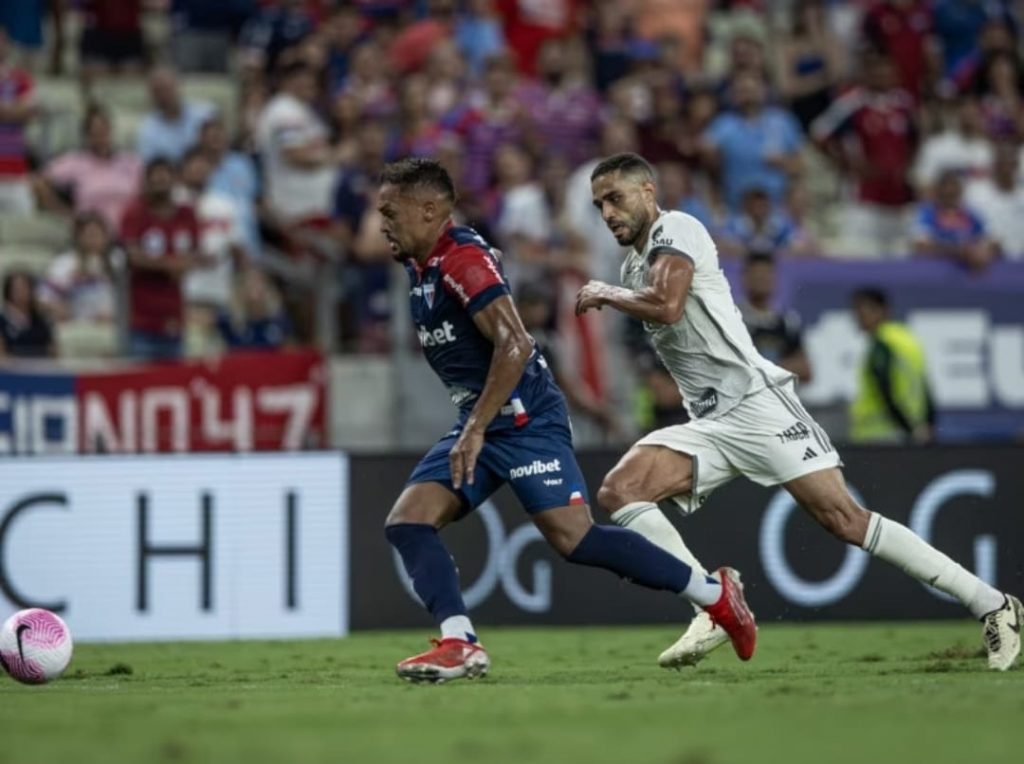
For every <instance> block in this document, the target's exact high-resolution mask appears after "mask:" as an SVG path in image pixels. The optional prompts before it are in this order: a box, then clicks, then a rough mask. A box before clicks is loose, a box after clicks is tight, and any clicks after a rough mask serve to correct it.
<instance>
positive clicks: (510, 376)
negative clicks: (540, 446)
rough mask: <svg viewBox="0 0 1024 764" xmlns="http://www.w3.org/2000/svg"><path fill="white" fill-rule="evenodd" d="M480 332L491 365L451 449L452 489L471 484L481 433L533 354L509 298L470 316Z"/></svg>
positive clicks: (505, 398) (511, 390) (516, 382)
mask: <svg viewBox="0 0 1024 764" xmlns="http://www.w3.org/2000/svg"><path fill="white" fill-rule="evenodd" d="M473 322H474V323H475V324H476V326H477V328H478V329H479V330H480V332H481V333H482V334H483V335H484V336H485V337H486V338H487V339H489V340H490V341H491V343H492V344H493V345H494V354H493V355H492V356H491V366H490V369H489V370H488V372H487V380H486V381H485V382H484V389H483V390H482V391H481V392H480V397H479V398H477V401H476V405H474V406H473V410H472V411H471V412H470V414H469V418H468V419H467V420H466V424H465V426H464V427H463V429H462V435H461V436H460V437H459V439H458V441H456V443H455V445H454V446H453V447H452V450H451V453H450V455H449V459H450V460H451V470H452V485H454V486H455V488H456V490H457V489H458V488H460V487H461V486H462V483H463V480H465V482H467V483H468V484H469V485H472V484H473V470H474V469H475V468H476V460H477V457H478V456H479V455H480V449H481V448H483V443H484V432H485V431H486V430H487V425H489V424H490V423H491V420H493V419H494V417H496V416H497V415H498V412H499V411H501V407H502V406H504V405H505V404H506V403H507V402H508V399H509V398H510V397H511V396H512V392H513V390H515V388H516V385H517V384H519V380H520V378H521V377H522V376H523V370H524V369H526V365H527V363H528V362H529V360H530V354H531V353H532V352H533V340H532V339H530V335H529V334H528V333H527V331H526V327H524V326H523V322H522V321H521V320H520V318H519V314H518V313H517V312H516V309H515V305H514V304H513V303H512V298H510V297H508V296H503V297H498V298H497V299H495V300H494V301H492V302H491V303H490V304H489V305H488V306H487V307H485V308H483V309H481V310H479V311H477V312H476V313H475V314H474V315H473Z"/></svg>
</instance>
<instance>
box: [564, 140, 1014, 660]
mask: <svg viewBox="0 0 1024 764" xmlns="http://www.w3.org/2000/svg"><path fill="white" fill-rule="evenodd" d="M591 187H592V192H593V199H594V206H595V207H597V208H598V209H599V210H600V212H601V217H602V218H603V219H604V221H605V223H606V225H607V226H608V229H609V230H610V231H611V233H612V235H613V236H614V237H615V239H616V241H618V243H619V244H620V245H622V246H623V247H628V248H629V249H628V250H627V251H626V259H625V262H624V263H623V265H622V283H623V286H621V287H618V286H612V285H610V284H605V283H603V282H600V281H590V282H589V283H588V284H587V285H586V286H584V287H583V288H582V289H581V290H580V292H579V294H578V295H577V298H576V312H577V313H583V312H585V311H587V310H590V309H593V308H597V309H600V308H603V307H605V306H609V307H612V308H615V309H616V310H619V311H622V312H623V313H626V314H628V315H630V316H633V317H634V318H637V319H640V320H641V321H643V323H644V329H645V330H646V333H647V336H648V338H649V339H650V341H651V344H652V345H653V346H654V348H655V350H656V352H657V353H658V356H659V357H660V358H661V360H662V362H663V363H664V365H665V367H666V368H667V369H668V372H669V373H670V374H671V375H672V378H673V379H674V380H675V382H676V384H677V385H678V386H679V390H680V392H681V393H682V396H683V400H684V402H685V405H686V408H687V411H688V412H689V414H690V418H691V421H690V422H688V423H686V424H683V425H675V426H672V427H666V428H664V429H661V430H656V431H655V432H652V433H650V434H649V435H647V436H645V437H644V438H642V439H641V440H640V441H639V442H637V443H636V444H635V445H634V446H633V447H632V448H631V449H630V450H629V451H628V452H627V453H626V454H625V456H623V457H622V459H621V460H620V461H619V463H618V464H617V465H616V466H615V468H614V469H612V471H611V472H609V473H608V475H607V476H606V477H605V479H604V482H603V484H602V485H601V488H600V490H599V492H598V495H597V499H598V503H599V504H600V505H601V506H602V507H603V508H604V509H605V510H606V511H608V512H609V513H610V514H611V518H612V521H613V522H615V523H617V524H618V525H621V526H624V527H627V528H629V529H630V530H634V531H637V532H639V533H641V534H642V535H644V536H646V537H647V538H648V539H650V540H651V541H652V542H654V543H655V544H658V545H659V546H661V547H662V548H663V549H665V550H666V551H668V552H670V553H672V554H674V555H676V556H677V557H679V558H680V559H682V560H683V561H684V562H686V563H687V564H689V565H690V566H692V567H693V568H694V569H695V570H698V571H700V570H704V567H703V566H702V565H701V564H700V562H698V561H697V559H696V558H695V557H694V555H693V554H692V553H691V552H690V550H689V549H688V548H687V547H686V544H685V543H684V542H683V540H682V538H681V537H680V536H679V534H678V532H677V531H676V530H675V528H674V526H672V524H671V523H669V521H668V519H667V518H666V517H665V516H664V515H663V514H662V513H661V511H660V510H659V509H658V506H657V502H659V501H662V500H664V499H669V498H671V499H673V500H674V501H675V503H676V504H678V505H679V507H680V508H681V509H682V511H683V512H684V513H690V512H693V511H695V510H696V509H698V508H699V507H701V506H702V505H703V504H704V502H705V500H706V499H707V497H708V495H709V494H710V493H711V492H712V491H714V490H715V489H716V488H718V487H719V486H721V485H724V484H725V483H727V482H728V481H729V480H731V479H732V478H734V477H736V476H737V475H744V476H746V477H748V478H750V479H751V480H753V481H754V482H756V483H759V484H760V485H766V486H770V485H782V486H784V487H785V488H786V490H787V491H789V492H790V494H792V495H793V498H794V499H796V501H797V502H798V503H799V504H800V505H801V506H802V507H803V508H804V509H805V510H806V511H807V512H808V513H809V514H810V515H811V516H812V517H813V518H814V519H815V520H817V521H818V522H819V523H820V524H821V525H822V526H823V527H824V528H825V529H826V530H827V531H829V532H830V533H832V534H833V535H834V536H836V537H837V538H839V539H840V540H842V541H845V542H847V543H848V544H857V545H858V546H860V547H862V548H863V549H865V550H866V551H868V552H870V553H871V554H873V555H874V556H876V557H880V558H882V559H883V560H886V561H887V562H889V563H892V564H893V565H895V566H896V567H898V568H900V569H901V570H903V571H904V572H906V573H907V574H909V575H911V576H913V577H914V578H916V579H917V580H919V581H922V582H925V583H928V584H931V585H932V586H934V587H936V588H937V589H940V590H941V591H944V592H946V593H948V594H950V595H952V596H953V597H955V598H956V599H957V600H959V601H960V602H961V603H963V604H964V606H965V607H967V609H968V610H970V612H971V613H972V614H973V615H974V617H976V618H978V619H979V620H981V622H982V624H983V631H982V635H983V640H984V643H985V647H986V650H987V651H988V665H989V667H990V668H992V669H998V670H1003V671H1005V670H1006V669H1008V668H1010V667H1011V666H1012V665H1013V664H1014V662H1015V661H1016V659H1017V656H1018V655H1019V654H1020V646H1021V643H1020V626H1021V623H1022V621H1024V607H1022V606H1021V602H1020V600H1018V599H1017V598H1016V597H1014V596H1012V595H1009V594H1004V593H1002V592H999V591H998V590H996V589H994V588H993V587H991V586H989V585H988V584H987V583H985V582H984V581H982V580H981V579H980V578H978V577H977V576H975V575H974V574H973V573H971V572H970V571H968V570H965V569H964V568H963V567H962V566H960V565H958V564H957V563H956V562H954V561H953V560H951V559H950V558H949V557H947V556H946V555H945V554H943V553H942V552H940V551H938V550H937V549H935V548H934V547H932V546H930V545H929V544H928V543H926V542H925V541H924V540H922V539H921V538H920V537H918V536H917V535H915V534H914V533H913V532H912V531H910V530H909V529H908V528H907V527H905V526H903V525H901V524H900V523H897V522H893V521H892V520H889V519H887V518H885V517H883V516H882V515H880V514H878V513H876V512H871V511H868V510H867V509H865V508H864V507H861V506H860V505H859V504H858V503H857V501H856V500H855V499H854V498H853V497H852V496H851V495H850V493H849V491H848V490H847V488H846V484H845V482H844V481H843V474H842V472H841V471H840V467H841V466H842V462H841V461H840V459H839V456H838V454H837V453H836V450H835V448H833V446H832V444H831V442H830V441H829V438H828V436H827V435H826V434H825V432H824V430H822V428H821V427H819V426H818V425H817V423H816V422H815V421H814V420H813V419H812V418H811V417H810V416H809V415H808V414H807V412H806V410H805V409H804V407H803V405H801V403H800V401H799V399H798V398H797V397H796V394H795V391H794V388H795V380H794V376H793V375H792V374H791V373H790V372H788V371H785V370H784V369H781V368H780V367H778V366H776V365H775V364H773V363H771V362H769V361H767V360H765V359H764V358H763V357H761V356H760V355H759V354H758V352H757V350H755V348H754V345H753V342H752V341H751V339H750V335H749V333H748V332H747V330H746V328H745V327H744V325H743V321H742V319H741V317H740V312H739V310H738V309H737V308H736V305H735V303H734V302H733V299H732V294H731V292H730V290H729V284H728V282H727V281H726V279H725V276H724V275H723V273H722V271H721V269H720V268H719V264H718V253H717V251H716V248H715V244H714V242H713V241H712V239H711V236H710V234H709V233H708V231H707V229H705V228H704V226H703V225H701V224H700V223H699V222H698V221H697V220H696V219H694V218H693V217H691V216H689V215H686V214H685V213H682V212H675V211H669V212H666V211H664V210H660V209H658V205H657V201H656V200H657V193H656V186H655V178H654V172H653V170H652V169H651V166H650V165H649V164H648V163H647V162H646V160H644V159H643V158H642V157H640V156H638V155H636V154H616V155H614V156H611V157H608V158H607V159H605V160H603V161H602V162H601V163H600V164H598V166H597V167H596V168H595V169H594V171H593V173H592V175H591ZM727 640H728V637H726V635H725V634H724V633H723V632H722V630H721V629H720V628H719V627H718V626H716V625H715V624H714V622H713V621H712V620H711V619H710V618H708V616H707V615H706V614H703V613H700V614H698V615H697V616H696V617H695V618H694V619H693V621H692V622H691V624H690V627H689V629H687V631H686V633H685V634H684V635H683V636H682V637H681V638H680V639H679V641H677V642H676V643H675V644H674V645H672V646H671V647H669V648H668V649H667V650H666V651H665V652H663V653H662V654H661V657H660V658H659V663H660V664H661V665H662V666H665V667H676V668H678V667H680V666H684V665H692V664H695V663H696V662H697V661H699V660H700V659H701V658H703V657H704V656H705V655H707V653H708V652H710V651H711V650H713V649H715V648H716V647H718V646H719V645H721V644H722V643H723V642H725V641H727Z"/></svg>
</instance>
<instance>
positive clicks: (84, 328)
mask: <svg viewBox="0 0 1024 764" xmlns="http://www.w3.org/2000/svg"><path fill="white" fill-rule="evenodd" d="M56 330H57V352H58V354H59V355H60V357H61V358H71V359H81V358H112V357H114V356H116V355H117V350H118V347H117V328H116V326H115V325H114V324H112V323H109V324H101V323H96V322H94V321H65V322H62V323H59V324H57V326H56Z"/></svg>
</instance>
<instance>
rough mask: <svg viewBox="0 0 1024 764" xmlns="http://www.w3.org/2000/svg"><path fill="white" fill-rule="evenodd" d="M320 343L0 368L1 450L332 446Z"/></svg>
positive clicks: (146, 450) (138, 450)
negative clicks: (87, 369)
mask: <svg viewBox="0 0 1024 764" xmlns="http://www.w3.org/2000/svg"><path fill="white" fill-rule="evenodd" d="M326 385H327V376H326V369H325V365H324V361H323V358H322V357H321V356H320V355H319V354H318V353H315V352H312V351H288V352H280V353H266V352H253V353H233V354H230V355H225V356H222V357H220V358H216V359H206V360H201V361H192V362H187V363H172V364H153V365H146V366H135V367H130V368H127V369H125V370H123V371H116V372H110V373H95V372H92V373H80V374H74V375H67V374H38V373H34V374H19V373H9V374H2V375H0V453H21V454H40V453H74V452H76V451H77V452H79V453H122V454H123V453H157V452H197V451H278V450H283V451H293V450H299V449H311V448H324V447H326V446H327V424H326V423H327V411H326V397H327V396H326Z"/></svg>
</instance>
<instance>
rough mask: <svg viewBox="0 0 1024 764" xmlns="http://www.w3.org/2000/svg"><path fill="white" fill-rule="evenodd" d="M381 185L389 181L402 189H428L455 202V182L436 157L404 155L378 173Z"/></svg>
mask: <svg viewBox="0 0 1024 764" xmlns="http://www.w3.org/2000/svg"><path fill="white" fill-rule="evenodd" d="M380 182H381V185H383V184H385V183H390V184H391V185H393V186H398V187H399V188H401V189H404V190H410V191H412V190H417V189H429V190H430V191H436V192H437V193H439V194H442V195H443V196H444V197H445V198H446V199H447V200H448V201H449V202H451V203H452V204H454V203H455V184H454V183H452V176H451V175H449V174H448V171H447V170H446V169H444V165H442V164H441V163H440V162H438V161H437V160H436V159H426V158H424V157H406V158H405V159H399V160H398V161H397V162H391V163H390V164H387V165H385V166H384V170H383V171H382V172H381V174H380Z"/></svg>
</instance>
